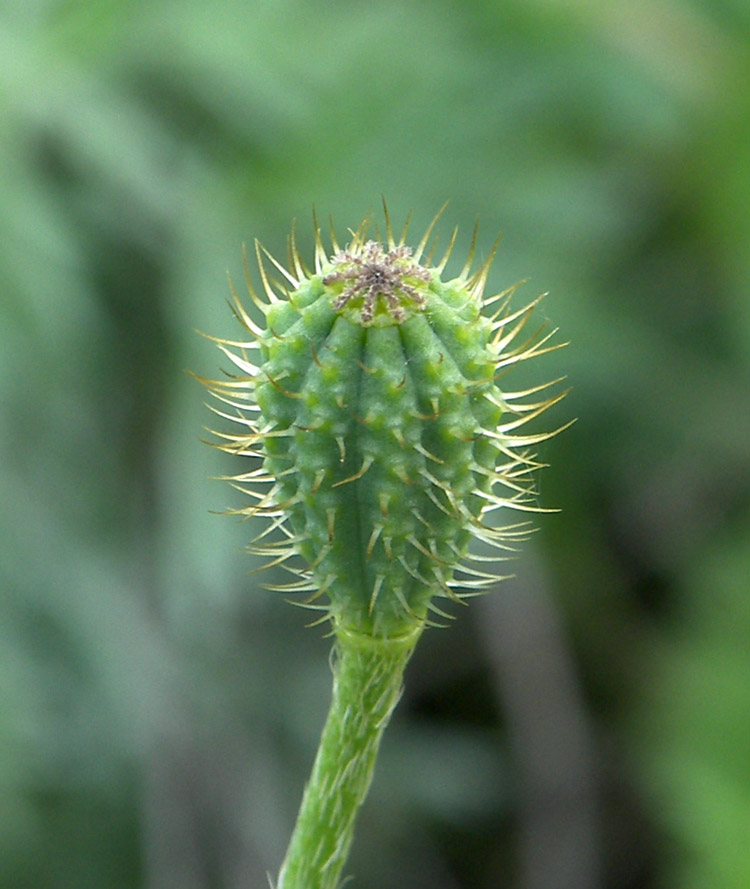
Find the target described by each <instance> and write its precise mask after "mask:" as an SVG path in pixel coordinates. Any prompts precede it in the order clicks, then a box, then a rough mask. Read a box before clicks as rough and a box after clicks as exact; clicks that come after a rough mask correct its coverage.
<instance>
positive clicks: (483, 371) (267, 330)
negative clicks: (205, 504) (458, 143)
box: [205, 213, 562, 639]
mask: <svg viewBox="0 0 750 889" xmlns="http://www.w3.org/2000/svg"><path fill="white" fill-rule="evenodd" d="M439 215H440V214H438V216H439ZM436 219H437V217H436ZM435 221H436V220H433V223H432V224H431V225H430V227H429V229H428V231H427V233H426V234H425V236H424V237H423V238H422V240H421V243H420V244H419V246H418V247H417V248H416V250H415V251H414V252H413V253H412V251H411V250H410V249H409V248H408V247H407V246H405V243H404V241H405V237H406V227H405V228H404V232H403V233H402V235H401V237H400V239H399V240H398V241H396V240H395V239H394V237H393V234H392V231H391V227H390V223H389V221H388V218H387V213H386V233H387V237H386V240H385V243H380V242H379V241H377V240H369V239H368V237H367V232H368V229H369V221H368V220H365V221H364V222H363V224H362V225H361V226H360V227H359V229H358V230H357V231H356V232H355V233H353V236H352V239H351V241H350V243H349V244H348V246H347V247H346V249H344V250H342V249H340V248H339V246H338V244H337V243H336V240H335V236H333V238H332V240H333V255H332V256H331V257H330V258H329V256H328V254H327V252H326V250H325V249H324V247H323V244H322V240H321V237H320V233H319V230H318V228H317V224H316V251H315V265H314V272H313V271H310V270H308V269H307V268H306V267H305V266H304V264H303V262H302V260H301V259H300V256H299V254H298V251H297V248H296V245H295V243H294V238H293V237H292V241H291V248H290V262H289V268H284V267H283V266H282V265H281V264H280V263H278V262H277V261H276V260H275V259H273V258H272V257H271V256H270V254H267V253H266V252H265V251H263V250H262V248H260V247H259V246H258V245H257V243H256V253H257V257H258V264H259V268H260V274H261V278H262V282H263V287H264V292H265V298H261V297H260V296H259V295H258V294H257V293H256V292H255V290H254V289H253V287H252V284H251V283H250V278H249V274H248V287H249V290H250V294H251V296H252V299H253V302H254V303H255V305H256V306H257V307H258V308H259V309H260V311H261V313H262V315H263V316H264V323H262V324H261V325H259V324H256V322H255V321H254V320H253V319H252V317H251V316H250V314H249V313H248V312H247V311H246V309H245V308H244V307H243V305H242V304H241V302H240V300H239V298H238V297H237V294H236V292H235V291H234V288H232V290H233V294H234V310H235V313H236V315H237V317H238V319H239V321H240V322H241V323H242V325H243V326H244V328H245V330H246V332H247V333H248V334H249V339H247V340H246V341H243V342H233V341H230V340H217V342H218V344H219V346H220V348H221V349H222V351H224V353H225V354H226V355H227V356H228V357H229V358H230V360H231V361H232V362H233V364H234V365H235V367H236V368H237V369H238V371H239V374H238V375H237V374H235V375H230V376H228V378H227V379H225V380H220V381H205V382H206V383H207V384H208V386H209V387H210V389H211V391H212V392H213V394H214V395H215V396H216V397H217V398H219V400H220V401H222V402H224V403H225V404H226V405H228V406H229V407H230V408H232V410H233V411H234V412H233V413H230V412H228V411H227V410H225V409H222V410H220V411H218V413H220V414H221V415H222V416H224V417H226V418H228V419H231V420H233V421H234V422H236V423H239V424H240V426H241V431H239V432H237V433H235V434H230V435H223V436H222V439H223V440H222V443H221V444H220V445H219V446H220V447H221V448H223V449H224V450H227V451H230V452H232V453H236V454H241V455H245V456H248V457H250V458H252V460H253V464H254V465H253V466H252V468H251V469H250V470H249V471H248V472H244V473H242V474H240V475H237V476H236V477H235V478H234V483H235V484H236V485H237V486H238V487H239V488H240V489H241V490H243V491H245V492H246V493H247V494H248V495H249V496H250V497H251V498H252V502H251V504H250V505H249V506H247V507H246V508H243V509H241V510H237V512H239V513H243V514H245V515H249V516H266V517H267V518H268V526H267V527H266V528H265V529H264V530H263V532H262V533H261V534H260V535H259V536H258V537H257V538H256V539H255V541H254V542H253V544H252V546H251V550H252V551H253V552H254V553H256V554H260V555H262V556H265V557H269V559H270V561H269V563H268V564H269V565H278V564H281V565H284V567H287V568H289V569H290V570H291V571H293V572H294V574H295V575H296V579H295V580H294V582H292V583H290V584H286V585H284V586H281V587H276V588H277V589H283V590H285V591H288V592H306V593H309V594H310V595H309V597H308V598H307V599H306V600H305V601H306V604H308V605H310V606H311V607H317V608H321V609H322V610H323V611H324V619H326V618H328V617H330V619H331V620H332V623H333V627H334V630H335V632H336V633H337V635H338V634H357V635H365V636H370V637H376V638H387V639H397V638H404V637H407V636H411V635H413V634H415V633H416V634H418V633H419V632H420V631H421V630H422V628H423V627H424V626H425V625H426V624H428V623H430V622H431V621H433V620H434V617H431V614H432V615H435V614H437V615H442V616H446V615H445V614H444V612H443V610H442V609H440V608H439V607H438V606H437V605H436V603H435V600H436V598H440V597H445V598H448V599H452V600H454V601H460V600H461V599H462V598H464V597H465V596H467V595H471V594H475V593H476V592H477V591H479V590H481V589H483V588H485V587H487V586H489V585H491V584H493V583H494V582H495V581H496V580H497V579H498V578H497V576H496V575H495V574H493V573H491V572H489V571H486V570H484V569H485V567H486V565H487V563H488V562H490V561H495V560H496V558H497V557H496V558H495V559H493V558H491V557H488V556H487V555H484V556H478V555H475V554H472V552H471V546H470V545H471V543H472V540H475V539H476V540H480V541H484V542H485V543H490V544H493V545H494V546H496V547H498V548H499V549H500V550H501V551H502V552H501V553H500V554H499V557H503V556H505V555H507V552H506V551H507V550H508V549H511V548H512V544H513V542H514V541H516V540H517V539H518V538H519V537H520V536H522V535H523V534H524V533H525V529H524V525H523V524H515V525H511V526H510V527H507V526H506V527H505V528H498V527H497V525H496V523H495V522H494V520H493V517H494V515H495V514H496V513H497V511H498V510H499V511H502V510H504V509H506V508H507V507H512V508H514V509H522V510H528V509H536V506H535V503H534V493H533V489H532V484H531V478H530V476H531V473H532V471H533V470H535V469H536V468H537V467H538V466H539V464H538V463H537V462H536V461H535V459H534V455H533V454H532V453H530V452H529V448H531V447H533V446H534V445H535V444H536V443H538V442H539V441H541V440H542V439H544V438H546V437H548V434H532V435H519V434H518V433H517V431H516V430H517V427H519V426H520V425H521V424H522V423H524V422H526V421H527V420H529V419H531V418H533V417H536V416H537V415H538V414H540V413H541V412H542V411H544V410H545V409H546V408H547V407H549V406H550V405H551V404H554V403H555V402H556V401H558V400H559V398H561V397H562V395H560V396H557V397H555V398H552V399H549V400H545V401H542V402H538V403H534V404H528V403H524V401H523V399H525V397H526V396H528V395H531V394H533V393H534V392H538V391H539V390H541V389H544V388H546V385H545V386H539V387H536V388H534V389H529V390H526V391H525V392H516V393H508V392H503V391H501V389H500V388H499V386H498V378H499V375H500V374H501V373H503V372H504V371H505V370H506V369H507V368H508V367H509V366H510V365H513V364H515V363H517V362H519V361H521V360H524V359H526V358H530V357H532V356H536V355H540V354H542V353H544V352H547V351H550V350H551V349H554V348H557V347H556V346H551V345H548V340H549V337H550V336H551V335H552V334H551V333H548V334H545V333H544V332H540V333H539V334H537V335H534V336H532V337H531V339H529V340H527V341H526V342H524V343H523V344H522V345H520V346H514V345H513V342H514V340H515V338H516V337H517V335H518V334H519V332H520V331H521V330H523V329H524V328H525V326H526V324H527V322H528V320H529V318H530V315H531V313H532V311H533V308H534V305H535V304H536V301H535V302H534V303H532V304H531V305H530V306H527V307H525V308H524V309H522V310H520V311H515V312H512V311H510V309H509V308H508V303H509V300H510V297H511V295H512V291H513V288H511V290H510V291H506V292H504V293H501V294H498V295H497V296H495V297H492V298H491V299H487V300H483V290H484V286H485V281H486V278H487V274H488V271H489V267H490V262H491V259H492V256H490V257H489V258H488V260H487V261H486V262H484V263H483V264H482V265H481V266H480V267H479V268H478V269H477V270H476V271H474V272H473V273H472V272H471V269H470V266H471V260H472V257H471V256H470V257H469V261H468V262H467V263H466V266H465V267H464V269H463V271H462V272H461V274H460V275H459V276H458V277H457V278H455V279H453V280H449V281H443V280H442V278H441V275H442V273H443V270H444V268H445V265H446V263H447V261H448V256H449V254H450V251H451V248H452V246H453V242H454V240H455V232H454V233H453V239H452V240H451V244H450V247H449V248H448V251H447V252H446V254H445V256H443V258H442V259H441V261H440V262H439V263H437V264H436V265H434V266H432V265H431V264H430V261H429V259H428V260H423V254H424V252H425V249H426V247H427V244H428V241H429V240H430V238H431V234H432V230H433V226H434V224H435ZM473 252H474V247H473V244H472V250H471V253H472V254H473ZM493 252H494V251H493ZM263 254H265V256H266V257H267V258H268V260H269V261H270V262H271V263H272V265H273V266H274V268H275V270H276V271H277V272H278V273H279V274H280V276H281V279H280V281H276V280H274V279H273V277H271V276H269V274H268V272H267V270H266V267H265V264H264V259H263ZM246 271H247V263H246ZM490 305H494V306H495V308H494V312H493V314H492V315H490V316H487V315H485V314H484V311H485V310H486V307H487V306H490ZM547 385H551V384H547Z"/></svg>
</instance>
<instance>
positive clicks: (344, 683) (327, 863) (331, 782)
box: [278, 627, 421, 889]
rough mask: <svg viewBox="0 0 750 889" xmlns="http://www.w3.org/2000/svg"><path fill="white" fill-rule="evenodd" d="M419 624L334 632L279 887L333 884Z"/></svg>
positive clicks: (332, 887)
mask: <svg viewBox="0 0 750 889" xmlns="http://www.w3.org/2000/svg"><path fill="white" fill-rule="evenodd" d="M420 633H421V627H420V628H418V629H417V630H416V631H414V632H413V633H410V634H409V635H408V636H404V637H399V638H396V639H393V638H389V639H382V638H381V639H377V638H373V637H370V636H364V635H361V634H359V633H349V632H347V631H346V630H344V629H342V628H338V630H337V634H336V636H337V638H336V647H335V650H334V651H335V662H334V678H333V697H332V701H331V709H330V711H329V713H328V719H327V720H326V724H325V727H324V729H323V735H322V737H321V740H320V746H319V748H318V754H317V756H316V758H315V764H314V765H313V770H312V775H311V776H310V781H309V783H308V785H307V787H306V788H305V793H304V796H303V798H302V805H301V807H300V811H299V815H298V817H297V824H296V826H295V828H294V833H293V834H292V839H291V841H290V843H289V848H288V850H287V854H286V858H285V860H284V864H283V865H282V868H281V873H280V875H279V883H278V889H336V887H337V886H338V885H339V877H340V874H341V870H342V868H343V866H344V863H345V861H346V857H347V854H348V852H349V846H350V845H351V841H352V836H353V833H354V822H355V819H356V816H357V812H358V811H359V807H360V806H361V805H362V802H363V801H364V799H365V796H366V795H367V791H368V789H369V787H370V782H371V781H372V775H373V771H374V769H375V759H376V757H377V753H378V748H379V746H380V739H381V737H382V735H383V731H384V729H385V727H386V725H387V724H388V721H389V719H390V716H391V713H392V712H393V709H394V707H395V706H396V704H397V703H398V700H399V698H400V697H401V690H402V679H403V674H404V669H405V667H406V664H407V662H408V660H409V658H410V657H411V654H412V652H413V651H414V646H415V645H416V643H417V640H418V638H419V635H420Z"/></svg>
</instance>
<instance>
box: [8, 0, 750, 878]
mask: <svg viewBox="0 0 750 889" xmlns="http://www.w3.org/2000/svg"><path fill="white" fill-rule="evenodd" d="M749 9H750V7H748V6H747V4H746V3H744V2H739V0H703V2H699V0H695V2H689V0H683V2H679V0H659V2H645V0H639V2H634V3H620V2H612V0H605V2H601V3H597V2H584V0H568V2H564V3H553V2H549V0H546V2H545V0H533V2H528V0H523V2H521V0H504V2H498V0H492V2H490V0H474V2H461V3H459V2H457V0H456V2H451V0H438V2H433V3H426V2H417V3H409V4H399V3H396V2H391V0H382V2H379V3H376V4H372V3H359V2H351V0H350V2H346V3H344V2H340V0H333V2H330V3H326V4H317V3H304V2H302V0H274V2H270V0H268V2H236V0H222V2H216V3H211V4H209V3H205V2H198V0H179V2H177V0H152V2H149V3H138V2H134V0H98V2H94V3H92V2H84V0H67V2H66V0H33V2H23V3H20V2H14V0H3V2H2V3H0V196H1V197H0V448H1V449H2V450H1V455H2V462H1V463H0V501H1V502H2V505H3V508H2V511H1V512H0V885H2V886H8V887H19V889H26V887H28V889H67V887H76V889H88V887H91V889H94V887H95V889H126V887H127V889H131V887H149V889H164V887H172V886H174V887H180V889H204V887H232V889H240V887H258V886H262V885H265V876H264V874H265V872H266V871H274V870H275V869H276V868H277V866H278V863H279V862H280V860H281V856H282V853H283V849H284V846H285V843H286V840H287V837H288V834H289V832H290V829H291V825H292V822H293V818H294V814H295V809H296V805H297V803H298V800H299V796H300V794H301V789H302V785H303V782H304V779H305V776H306V773H307V771H308V769H309V766H310V762H311V759H312V755H313V751H314V747H315V744H316V740H317V734H318V731H319V729H320V726H321V724H322V720H323V716H324V713H325V709H326V706H327V702H328V694H329V688H328V686H329V681H330V676H329V670H328V664H327V657H326V655H327V651H328V647H329V642H328V641H327V640H325V639H323V638H321V636H322V634H321V632H320V630H307V629H305V628H304V626H303V624H304V621H305V614H304V613H303V612H298V611H295V610H294V609H291V608H289V607H288V606H286V605H284V604H283V602H281V601H280V600H279V599H278V597H277V596H276V595H274V594H271V593H268V592H264V591H263V590H262V589H261V588H260V587H259V581H258V578H257V577H255V576H250V575H249V574H248V572H249V570H250V569H251V568H252V567H255V564H254V563H253V562H252V560H251V559H250V558H249V557H247V556H245V555H243V554H241V553H240V551H239V550H240V548H241V546H242V545H243V544H244V543H246V542H247V541H248V540H249V538H250V536H251V535H252V527H250V526H248V525H243V524H238V523H236V522H233V521H232V520H230V519H226V518H217V517H216V516H213V515H210V514H209V512H208V511H209V509H217V510H221V509H223V508H225V507H227V506H231V505H237V504H236V502H235V503H230V502H227V501H225V500H224V498H225V496H226V495H225V491H224V486H220V485H217V484H216V483H213V482H211V481H210V480H209V477H210V476H212V475H220V474H221V473H222V472H225V471H226V469H227V467H226V463H225V462H224V461H223V460H222V456H221V455H219V454H218V453H216V452H215V451H212V450H210V449H209V448H206V447H204V446H203V445H201V444H200V443H199V441H198V439H199V436H200V428H201V426H202V425H203V424H206V423H208V422H210V420H209V415H208V412H207V411H206V410H205V408H203V406H202V394H201V392H200V389H199V387H198V386H197V385H196V384H195V383H194V382H193V381H192V380H191V379H190V378H189V377H188V376H187V375H186V374H184V373H183V371H184V369H185V368H188V367H189V368H191V369H193V370H195V371H196V372H198V373H205V374H209V375H210V374H212V373H214V371H215V367H216V364H217V358H218V357H219V356H218V353H215V350H214V349H213V348H212V346H211V344H210V343H208V342H206V341H205V340H202V339H201V338H199V337H198V336H197V335H196V334H195V329H196V328H198V329H201V330H207V331H209V332H212V333H217V334H224V335H227V336H232V335H233V333H234V332H235V331H234V330H233V322H232V319H231V316H230V312H229V310H228V308H227V306H226V303H225V301H224V296H225V294H226V280H225V275H224V271H225V269H227V268H229V269H230V270H231V271H232V274H233V275H234V277H235V279H241V276H242V266H241V259H240V249H241V243H242V241H246V240H250V239H252V238H253V237H254V236H259V237H260V238H261V239H262V240H263V241H264V243H265V244H266V245H267V246H268V247H269V249H271V251H272V252H274V253H276V254H283V252H284V238H285V234H286V232H287V229H288V224H289V220H290V219H291V218H292V217H297V219H298V237H299V241H300V248H301V250H302V251H303V252H304V251H306V250H307V251H308V253H309V252H310V245H311V243H312V236H311V225H310V224H308V222H307V220H308V219H309V217H310V211H311V207H312V205H313V204H315V205H316V207H317V210H318V213H319V215H320V216H321V218H323V219H325V218H327V216H328V215H329V214H331V215H332V216H333V217H334V219H335V221H336V223H337V226H338V231H339V232H343V231H345V229H346V226H348V225H352V224H354V223H355V222H356V221H358V220H359V219H360V218H361V216H362V214H363V212H365V211H366V210H367V209H368V208H373V209H375V210H377V207H378V205H379V202H380V196H381V194H382V195H385V196H386V198H387V200H388V202H389V206H390V210H391V213H392V216H393V218H394V220H396V222H399V221H400V220H401V219H403V218H404V217H405V215H406V213H407V211H408V210H409V208H413V209H414V220H415V221H414V229H415V231H420V230H421V229H422V228H423V227H424V225H425V224H426V222H427V221H428V220H429V219H430V218H431V216H432V215H433V214H434V212H435V211H436V210H437V209H438V208H439V206H440V205H441V204H442V203H443V201H444V200H445V199H447V198H450V199H451V205H450V208H449V210H448V211H447V214H446V218H447V219H448V222H449V223H452V222H454V221H455V222H457V223H458V224H459V225H460V226H461V235H460V239H459V247H458V248H457V251H456V253H457V255H458V254H461V253H465V250H466V249H467V247H468V242H469V237H470V231H471V227H472V225H473V220H474V217H475V216H476V215H477V214H479V216H480V219H481V229H480V235H479V243H478V250H479V253H480V254H485V253H486V251H487V250H488V249H489V246H490V245H491V242H492V240H493V239H494V236H495V234H496V233H497V231H498V230H502V232H503V241H502V243H501V248H500V252H499V258H498V260H497V261H496V264H495V267H494V270H493V272H492V276H491V281H490V285H489V286H490V287H493V286H494V287H495V288H496V289H501V288H502V287H504V286H506V285H508V284H510V283H512V282H513V281H515V280H518V279H519V278H522V277H526V276H531V277H532V283H531V284H530V285H527V286H526V287H525V288H524V289H525V290H526V295H527V296H528V297H531V296H532V295H534V294H535V293H536V292H538V291H541V290H550V291H552V295H551V296H550V298H549V299H548V300H547V302H546V304H545V306H544V310H543V313H546V314H547V315H548V316H549V318H550V319H551V322H554V324H559V325H560V327H561V328H562V329H563V332H564V335H565V338H566V339H570V340H571V343H572V345H571V346H570V347H569V348H568V349H566V350H564V352H561V353H557V354H555V355H554V356H551V357H550V358H549V359H548V360H547V366H546V368H545V369H540V370H538V371H536V373H538V374H539V377H538V378H537V379H536V382H541V381H542V379H544V378H548V377H551V376H553V375H557V374H558V373H567V374H568V376H569V378H570V381H571V383H572V385H573V386H574V389H573V392H572V394H571V396H570V397H569V399H568V400H567V402H566V403H565V405H564V407H561V408H560V409H558V417H557V418H558V419H559V420H560V422H562V421H563V420H564V419H566V418H567V417H568V416H570V415H571V414H575V415H577V416H578V417H579V418H580V419H579V422H578V424H577V425H576V426H575V427H574V428H573V429H572V430H570V431H568V432H567V433H566V434H565V435H564V436H562V437H561V438H559V439H556V440H555V441H554V442H552V443H550V444H549V445H548V446H547V447H546V448H545V451H544V452H543V454H542V456H543V457H544V458H546V459H548V460H549V462H550V463H551V464H552V468H551V469H549V470H545V474H544V475H543V476H542V478H541V479H540V484H541V499H542V502H543V504H544V505H548V506H549V505H559V506H561V507H562V509H563V513H562V515H559V516H553V517H543V518H542V520H541V522H540V524H541V525H542V531H541V533H540V534H539V535H537V536H536V538H535V542H534V544H533V546H528V547H527V548H526V550H525V551H524V554H523V557H522V559H521V560H520V561H519V562H518V563H517V564H516V566H515V570H516V573H517V575H518V577H517V579H516V580H515V581H509V582H507V583H506V584H505V586H504V587H502V588H501V589H500V590H498V591H497V592H496V593H494V594H492V595H491V596H489V597H487V598H486V599H484V600H483V601H482V602H479V603H476V604H475V605H472V607H471V608H470V609H467V610H466V611H465V612H464V611H463V610H462V613H461V615H460V620H459V621H457V623H456V626H455V627H452V628H451V630H450V631H446V632H434V633H430V634H428V636H427V638H426V639H425V641H424V642H423V645H422V648H421V649H420V651H418V653H417V655H416V658H415V661H414V662H413V664H412V667H411V670H410V673H409V676H408V687H407V691H406V694H405V698H404V701H403V703H402V706H401V708H400V711H399V713H398V715H397V717H396V720H395V722H394V724H393V726H392V729H391V732H390V734H389V737H388V738H387V740H386V743H385V746H384V750H383V754H382V762H381V764H380V768H379V771H378V773H377V775H376V780H375V785H374V787H373V792H372V797H371V799H370V801H369V803H368V805H367V807H366V810H365V812H364V815H363V820H362V823H361V825H360V828H359V831H358V837H357V841H356V843H355V850H354V855H353V858H352V860H351V865H350V870H351V871H352V872H353V873H354V874H355V883H354V885H356V886H357V887H360V889H375V887H384V886H399V887H415V889H421V887H424V889H426V887H436V886H440V887H446V889H454V887H455V889H458V887H467V889H468V887H471V889H484V887H494V886H497V885H508V886H519V887H524V889H559V887H562V886H566V887H567V886H570V887H576V889H581V887H592V889H593V887H628V889H636V887H637V889H641V887H643V889H645V887H668V889H671V887H675V889H677V887H679V889H685V887H687V889H690V887H696V889H699V887H705V886H721V887H722V889H731V887H737V889H741V887H746V886H747V885H749V884H750V842H748V840H750V772H749V771H748V768H747V763H748V761H750V729H749V728H748V727H749V726H750V692H749V691H748V688H749V687H750V684H749V683H748V682H747V676H748V675H750V581H749V580H748V578H750V382H749V381H750V250H749V249H748V244H750V107H749V104H750V100H749V99H748V97H750V12H749ZM446 228H447V225H446ZM500 617H502V620H499V618H500ZM493 621H495V622H494V623H493ZM493 627H497V630H496V631H495V630H493V631H492V632H488V628H493ZM519 640H520V641H522V642H523V644H519ZM583 815H585V816H586V817H583ZM571 825H575V826H576V829H575V830H571V829H570V828H571Z"/></svg>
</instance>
